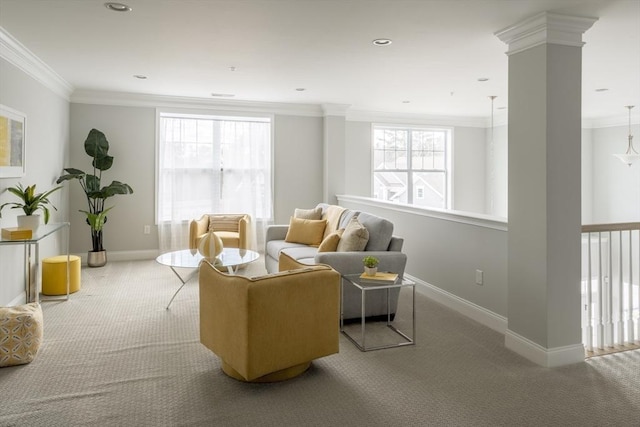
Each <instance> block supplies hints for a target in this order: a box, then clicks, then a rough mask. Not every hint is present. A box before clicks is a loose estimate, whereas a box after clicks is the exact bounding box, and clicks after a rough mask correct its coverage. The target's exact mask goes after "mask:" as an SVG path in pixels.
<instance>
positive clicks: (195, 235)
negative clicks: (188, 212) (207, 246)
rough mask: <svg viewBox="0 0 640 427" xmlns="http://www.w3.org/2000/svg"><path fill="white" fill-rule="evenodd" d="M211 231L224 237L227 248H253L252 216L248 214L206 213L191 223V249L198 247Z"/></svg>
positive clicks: (224, 244) (223, 242) (223, 240)
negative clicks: (251, 245)
mask: <svg viewBox="0 0 640 427" xmlns="http://www.w3.org/2000/svg"><path fill="white" fill-rule="evenodd" d="M209 231H215V233H216V234H217V235H218V236H219V237H220V238H221V239H222V244H223V246H224V247H225V248H240V249H251V247H250V244H251V216H250V215H247V214H205V215H202V217H201V218H200V219H194V220H192V221H191V222H190V223H189V249H198V243H200V239H202V237H204V235H205V234H207V232H209Z"/></svg>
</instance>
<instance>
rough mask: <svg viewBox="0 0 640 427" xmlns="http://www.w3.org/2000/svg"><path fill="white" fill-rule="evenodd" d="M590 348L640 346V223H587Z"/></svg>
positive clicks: (585, 290)
mask: <svg viewBox="0 0 640 427" xmlns="http://www.w3.org/2000/svg"><path fill="white" fill-rule="evenodd" d="M582 305H583V309H584V310H583V316H582V332H583V333H582V337H583V344H584V346H585V349H586V350H587V351H598V350H600V351H602V350H605V351H606V350H610V349H616V348H618V347H625V346H629V345H636V344H640V222H634V223H622V224H594V225H583V226H582Z"/></svg>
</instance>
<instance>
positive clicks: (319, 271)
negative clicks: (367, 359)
mask: <svg viewBox="0 0 640 427" xmlns="http://www.w3.org/2000/svg"><path fill="white" fill-rule="evenodd" d="M282 256H283V257H286V258H288V259H285V260H284V261H283V260H282V259H281V260H280V263H281V264H280V265H286V266H287V267H288V268H290V267H295V269H291V270H287V271H281V272H278V273H273V274H268V275H264V276H259V277H244V276H237V275H230V274H226V273H222V272H220V271H218V270H216V269H215V268H214V267H213V266H212V265H211V264H210V263H208V262H207V261H203V262H202V263H201V264H200V279H199V280H200V342H201V343H202V344H204V345H205V346H206V347H207V348H209V349H210V350H211V351H213V352H214V353H215V354H216V355H217V356H218V357H219V358H220V359H221V364H222V370H223V372H224V373H225V374H227V375H229V376H230V377H232V378H235V379H237V380H240V381H246V382H276V381H283V380H287V379H290V378H293V377H296V376H298V375H300V374H302V373H303V372H305V371H306V370H307V369H308V368H309V366H310V365H311V361H312V360H314V359H317V358H320V357H323V356H328V355H330V354H334V353H338V351H339V334H340V273H338V272H337V271H335V270H333V269H332V268H331V267H330V266H328V265H315V266H308V265H304V264H299V263H297V262H296V261H295V260H293V259H292V258H289V257H288V256H287V255H284V254H283V255H282Z"/></svg>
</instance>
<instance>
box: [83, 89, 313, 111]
mask: <svg viewBox="0 0 640 427" xmlns="http://www.w3.org/2000/svg"><path fill="white" fill-rule="evenodd" d="M71 102H72V103H75V104H97V105H117V106H123V107H152V108H157V107H171V108H200V109H205V110H206V109H224V110H226V111H238V112H251V113H271V114H281V115H292V116H310V117H322V116H323V112H322V109H321V108H320V107H319V106H317V105H314V104H289V103H278V102H260V101H242V100H223V99H208V98H196V97H184V96H169V95H152V94H144V93H128V92H108V91H93V90H76V91H75V92H73V94H72V95H71Z"/></svg>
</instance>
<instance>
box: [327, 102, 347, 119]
mask: <svg viewBox="0 0 640 427" xmlns="http://www.w3.org/2000/svg"><path fill="white" fill-rule="evenodd" d="M349 107H351V105H349V104H322V112H323V113H324V116H325V117H326V116H339V117H346V116H347V110H348V109H349Z"/></svg>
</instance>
